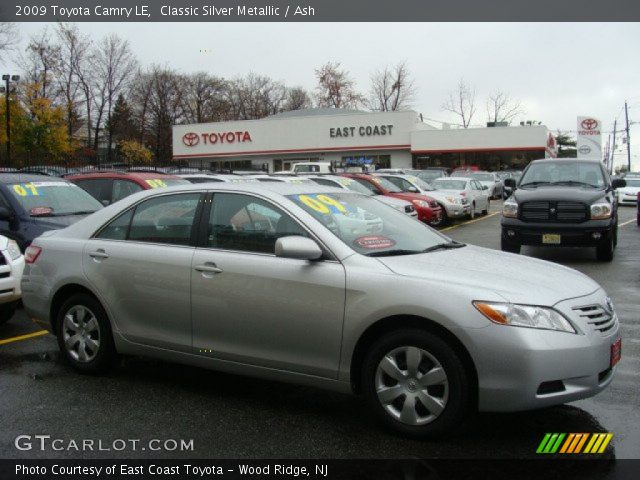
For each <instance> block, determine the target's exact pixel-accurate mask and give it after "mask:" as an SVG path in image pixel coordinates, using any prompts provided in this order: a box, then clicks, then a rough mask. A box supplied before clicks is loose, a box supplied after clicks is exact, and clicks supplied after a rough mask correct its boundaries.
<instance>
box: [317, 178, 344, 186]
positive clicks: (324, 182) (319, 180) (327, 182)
mask: <svg viewBox="0 0 640 480" xmlns="http://www.w3.org/2000/svg"><path fill="white" fill-rule="evenodd" d="M311 180H313V181H314V182H315V183H317V184H318V185H325V186H327V187H338V188H340V186H339V185H337V184H336V182H334V181H333V180H327V179H326V178H312V179H311Z"/></svg>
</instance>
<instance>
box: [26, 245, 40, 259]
mask: <svg viewBox="0 0 640 480" xmlns="http://www.w3.org/2000/svg"><path fill="white" fill-rule="evenodd" d="M41 252H42V249H41V248H40V247H34V246H33V245H29V246H28V247H27V249H26V250H25V252H24V261H25V262H27V263H35V261H36V260H37V259H38V257H39V256H40V253H41Z"/></svg>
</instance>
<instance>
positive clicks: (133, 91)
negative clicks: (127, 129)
mask: <svg viewBox="0 0 640 480" xmlns="http://www.w3.org/2000/svg"><path fill="white" fill-rule="evenodd" d="M153 83H154V82H153V73H152V72H143V71H140V70H139V71H138V72H137V73H136V75H135V77H134V79H133V81H132V82H131V88H130V93H129V97H130V99H131V103H132V105H133V116H134V119H135V121H136V123H137V131H138V134H139V138H138V141H139V142H140V143H145V140H146V138H147V131H148V124H149V118H148V117H149V104H150V103H151V93H152V90H153Z"/></svg>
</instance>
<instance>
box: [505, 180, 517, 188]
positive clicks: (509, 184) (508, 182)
mask: <svg viewBox="0 0 640 480" xmlns="http://www.w3.org/2000/svg"><path fill="white" fill-rule="evenodd" d="M504 186H505V187H509V188H516V179H515V178H505V179H504Z"/></svg>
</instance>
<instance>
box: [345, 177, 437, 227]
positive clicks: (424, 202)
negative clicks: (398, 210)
mask: <svg viewBox="0 0 640 480" xmlns="http://www.w3.org/2000/svg"><path fill="white" fill-rule="evenodd" d="M340 175H341V176H343V177H349V178H353V179H354V180H356V181H357V182H359V183H361V184H362V185H364V186H365V187H367V188H368V189H369V190H371V191H372V192H373V193H375V194H376V195H386V196H388V197H395V198H399V199H401V200H405V201H407V202H411V203H412V204H413V205H414V206H415V207H416V212H418V220H421V221H423V222H425V223H428V224H429V225H431V226H432V227H438V226H440V225H442V224H443V223H444V215H443V214H442V208H441V207H440V205H438V202H436V201H435V200H434V199H433V198H431V197H428V196H426V195H422V194H420V193H411V192H403V191H402V190H400V189H399V188H398V187H397V186H395V185H394V184H393V183H391V182H390V181H389V180H387V179H386V178H382V177H377V176H373V175H367V174H366V173H341V174H340Z"/></svg>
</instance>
